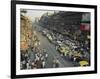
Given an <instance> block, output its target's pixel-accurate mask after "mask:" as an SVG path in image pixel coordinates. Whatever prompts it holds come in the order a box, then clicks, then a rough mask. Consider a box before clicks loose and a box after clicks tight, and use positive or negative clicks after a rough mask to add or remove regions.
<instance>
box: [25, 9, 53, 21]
mask: <svg viewBox="0 0 100 79" xmlns="http://www.w3.org/2000/svg"><path fill="white" fill-rule="evenodd" d="M26 11H27V13H26V14H25V15H26V16H28V17H30V19H31V20H32V21H34V20H35V18H36V17H41V16H42V15H43V14H44V13H47V12H48V13H50V14H52V13H54V11H45V10H26Z"/></svg>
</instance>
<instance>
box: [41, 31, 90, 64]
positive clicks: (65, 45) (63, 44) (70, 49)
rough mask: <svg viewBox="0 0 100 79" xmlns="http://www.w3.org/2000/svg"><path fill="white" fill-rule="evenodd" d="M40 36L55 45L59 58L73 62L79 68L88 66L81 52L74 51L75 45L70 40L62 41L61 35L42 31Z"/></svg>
mask: <svg viewBox="0 0 100 79" xmlns="http://www.w3.org/2000/svg"><path fill="white" fill-rule="evenodd" d="M42 34H43V35H44V36H46V37H47V39H48V40H49V41H50V42H51V43H53V44H54V45H55V48H56V50H57V51H58V52H59V53H60V54H61V56H66V57H68V58H70V60H72V61H74V62H78V63H79V65H80V66H88V65H89V61H88V60H87V59H86V58H85V57H84V55H83V54H82V52H80V51H76V50H75V49H77V47H78V46H77V45H76V44H75V43H74V42H73V41H72V40H71V41H70V39H67V40H64V39H63V38H62V36H61V35H55V34H53V33H50V32H48V31H45V30H43V31H42Z"/></svg>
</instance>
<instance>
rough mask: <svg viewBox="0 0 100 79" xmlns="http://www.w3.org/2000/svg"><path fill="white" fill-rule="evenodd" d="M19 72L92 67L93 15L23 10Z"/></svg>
mask: <svg viewBox="0 0 100 79" xmlns="http://www.w3.org/2000/svg"><path fill="white" fill-rule="evenodd" d="M20 22H21V23H20V28H21V30H20V69H21V70H24V69H41V68H42V69H44V68H64V67H85V66H90V65H91V63H90V62H91V61H90V54H91V51H90V49H91V47H90V42H91V38H90V37H91V34H90V28H91V25H90V13H89V12H70V11H46V10H44V11H43V10H29V9H21V10H20Z"/></svg>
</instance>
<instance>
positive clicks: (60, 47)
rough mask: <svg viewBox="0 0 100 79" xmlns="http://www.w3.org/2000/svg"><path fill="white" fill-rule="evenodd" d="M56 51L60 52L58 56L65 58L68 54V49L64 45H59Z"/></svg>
mask: <svg viewBox="0 0 100 79" xmlns="http://www.w3.org/2000/svg"><path fill="white" fill-rule="evenodd" d="M57 50H58V51H59V52H60V54H62V55H64V56H66V55H68V53H69V47H68V46H66V45H61V46H59V47H58V48H57Z"/></svg>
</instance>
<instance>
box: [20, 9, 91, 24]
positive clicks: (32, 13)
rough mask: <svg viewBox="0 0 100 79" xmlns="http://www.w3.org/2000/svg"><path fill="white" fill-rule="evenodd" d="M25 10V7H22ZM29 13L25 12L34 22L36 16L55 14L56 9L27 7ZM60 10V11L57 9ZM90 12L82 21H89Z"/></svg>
mask: <svg viewBox="0 0 100 79" xmlns="http://www.w3.org/2000/svg"><path fill="white" fill-rule="evenodd" d="M21 10H24V9H21ZM25 10H26V11H27V13H25V16H28V17H29V18H30V19H31V21H32V22H34V21H35V18H40V17H41V16H42V15H43V14H45V13H47V12H48V13H49V14H53V13H54V12H55V11H49V10H33V9H25ZM56 12H58V11H56ZM90 17H91V15H90V13H86V14H85V15H83V16H82V21H89V20H90Z"/></svg>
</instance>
